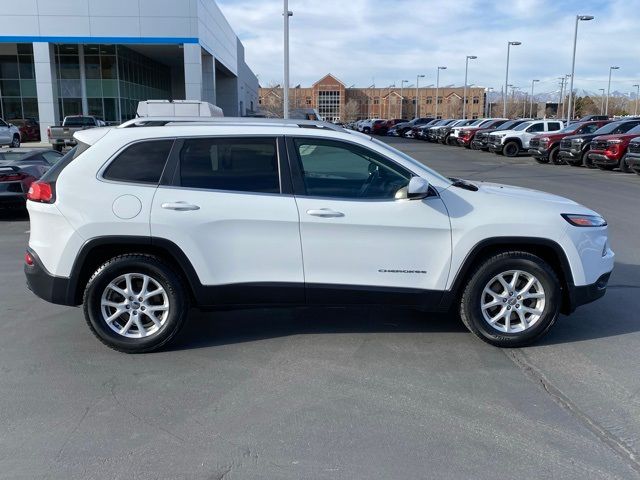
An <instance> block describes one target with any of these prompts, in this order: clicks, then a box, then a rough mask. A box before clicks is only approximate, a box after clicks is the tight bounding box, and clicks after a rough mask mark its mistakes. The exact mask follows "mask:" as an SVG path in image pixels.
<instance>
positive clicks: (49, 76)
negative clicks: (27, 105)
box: [33, 42, 58, 139]
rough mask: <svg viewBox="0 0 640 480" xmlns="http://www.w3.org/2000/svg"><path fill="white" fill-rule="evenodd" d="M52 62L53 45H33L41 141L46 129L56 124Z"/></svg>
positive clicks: (54, 78) (53, 57) (45, 43)
mask: <svg viewBox="0 0 640 480" xmlns="http://www.w3.org/2000/svg"><path fill="white" fill-rule="evenodd" d="M54 60H55V55H54V52H53V45H51V44H50V43H47V42H34V43H33V63H34V68H35V71H36V92H37V95H38V120H39V122H40V131H41V132H42V135H43V139H44V135H45V134H46V131H47V128H48V127H50V126H52V125H55V124H56V123H57V122H58V98H57V94H56V91H57V89H56V88H55V84H56V75H55V62H54Z"/></svg>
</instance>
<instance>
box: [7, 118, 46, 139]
mask: <svg viewBox="0 0 640 480" xmlns="http://www.w3.org/2000/svg"><path fill="white" fill-rule="evenodd" d="M9 121H10V122H11V123H13V124H14V125H15V126H16V127H18V130H20V141H21V142H22V143H24V142H39V141H40V125H39V124H38V122H36V121H35V119H33V118H14V119H13V120H9Z"/></svg>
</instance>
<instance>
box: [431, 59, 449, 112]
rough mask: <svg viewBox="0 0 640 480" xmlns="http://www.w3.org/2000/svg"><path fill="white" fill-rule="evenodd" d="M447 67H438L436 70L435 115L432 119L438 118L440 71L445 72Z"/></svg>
mask: <svg viewBox="0 0 640 480" xmlns="http://www.w3.org/2000/svg"><path fill="white" fill-rule="evenodd" d="M446 69H447V67H438V69H437V70H436V113H435V115H434V117H436V118H438V91H439V89H440V70H446Z"/></svg>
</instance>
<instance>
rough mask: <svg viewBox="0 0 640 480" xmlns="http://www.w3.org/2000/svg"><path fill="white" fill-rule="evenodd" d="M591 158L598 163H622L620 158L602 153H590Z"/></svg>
mask: <svg viewBox="0 0 640 480" xmlns="http://www.w3.org/2000/svg"><path fill="white" fill-rule="evenodd" d="M589 160H591V161H592V162H593V163H595V164H596V165H618V164H619V163H620V159H619V158H609V157H607V156H606V155H604V154H602V153H594V152H591V153H589Z"/></svg>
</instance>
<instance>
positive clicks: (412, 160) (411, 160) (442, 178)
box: [371, 138, 452, 185]
mask: <svg viewBox="0 0 640 480" xmlns="http://www.w3.org/2000/svg"><path fill="white" fill-rule="evenodd" d="M371 141H372V142H374V143H375V144H376V145H378V146H380V147H382V148H384V149H385V150H387V151H389V152H391V153H393V154H395V155H397V156H399V157H402V158H403V159H404V160H406V161H407V162H409V163H411V164H412V165H415V166H417V167H418V168H424V169H426V170H428V171H429V173H430V174H431V175H433V176H434V177H436V178H438V179H439V180H440V181H442V182H443V183H445V184H447V185H450V184H451V183H452V182H451V180H449V179H448V178H447V177H445V176H443V175H440V174H439V173H438V172H436V171H435V170H433V169H431V168H429V167H427V166H426V165H425V164H424V163H421V162H419V161H418V160H416V159H415V158H413V157H410V156H409V155H407V154H406V153H404V152H401V151H400V150H398V149H396V148H393V147H391V146H389V145H387V144H386V143H384V142H381V141H380V140H378V139H377V138H372V139H371Z"/></svg>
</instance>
